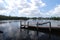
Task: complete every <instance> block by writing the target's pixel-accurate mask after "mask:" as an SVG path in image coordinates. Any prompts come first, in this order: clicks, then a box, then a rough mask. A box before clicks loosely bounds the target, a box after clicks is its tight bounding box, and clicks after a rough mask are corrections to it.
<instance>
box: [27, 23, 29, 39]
mask: <svg viewBox="0 0 60 40" xmlns="http://www.w3.org/2000/svg"><path fill="white" fill-rule="evenodd" d="M28 27H29V22H28V23H27V28H28ZM27 38H29V30H27Z"/></svg>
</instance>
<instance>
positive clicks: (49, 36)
mask: <svg viewBox="0 0 60 40" xmlns="http://www.w3.org/2000/svg"><path fill="white" fill-rule="evenodd" d="M49 26H50V27H49V39H51V22H49Z"/></svg>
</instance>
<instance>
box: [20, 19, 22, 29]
mask: <svg viewBox="0 0 60 40" xmlns="http://www.w3.org/2000/svg"><path fill="white" fill-rule="evenodd" d="M21 27H22V21H21V20H20V28H21Z"/></svg>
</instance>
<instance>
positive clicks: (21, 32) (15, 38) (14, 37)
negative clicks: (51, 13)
mask: <svg viewBox="0 0 60 40" xmlns="http://www.w3.org/2000/svg"><path fill="white" fill-rule="evenodd" d="M20 21H22V24H24V22H28V21H29V25H32V26H36V23H37V22H39V23H43V22H48V21H50V22H51V26H52V27H60V21H56V20H27V21H23V20H2V21H0V31H3V33H0V40H37V38H38V39H39V40H48V39H49V34H46V33H42V32H39V34H38V35H39V36H37V32H36V31H31V30H29V33H28V30H26V29H20ZM25 24H27V23H25ZM40 26H41V27H43V26H44V27H49V24H46V25H40ZM50 40H60V36H55V35H51V38H50Z"/></svg>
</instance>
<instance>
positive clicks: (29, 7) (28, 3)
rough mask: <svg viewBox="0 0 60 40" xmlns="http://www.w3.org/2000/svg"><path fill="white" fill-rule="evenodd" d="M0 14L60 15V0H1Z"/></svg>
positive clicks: (28, 15) (27, 15) (20, 15)
mask: <svg viewBox="0 0 60 40" xmlns="http://www.w3.org/2000/svg"><path fill="white" fill-rule="evenodd" d="M0 15H7V16H9V15H10V16H19V17H22V16H23V17H51V16H56V17H60V0H0Z"/></svg>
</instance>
